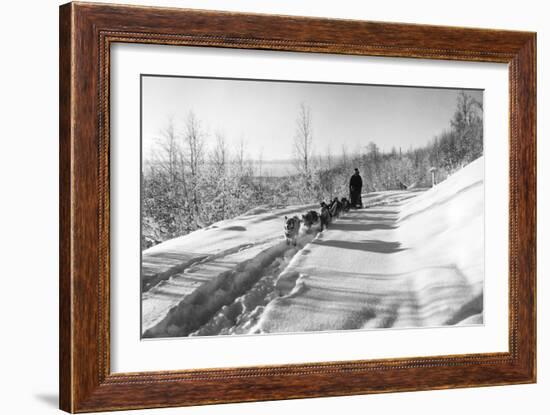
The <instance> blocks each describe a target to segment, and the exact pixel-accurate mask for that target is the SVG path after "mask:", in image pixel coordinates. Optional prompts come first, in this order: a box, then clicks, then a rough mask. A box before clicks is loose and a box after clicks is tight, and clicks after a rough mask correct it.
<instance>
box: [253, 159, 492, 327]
mask: <svg viewBox="0 0 550 415" xmlns="http://www.w3.org/2000/svg"><path fill="white" fill-rule="evenodd" d="M482 178H483V159H478V160H477V161H476V162H474V163H472V164H471V165H470V166H468V167H466V168H465V169H463V170H462V171H460V172H459V173H457V174H455V175H454V176H453V177H451V178H449V179H448V180H447V181H445V182H443V183H441V184H440V185H438V186H436V187H435V188H433V189H430V190H429V191H426V192H419V191H417V192H414V193H411V192H410V191H404V192H379V193H377V194H371V195H368V197H367V198H366V200H365V205H367V206H370V207H369V208H367V209H362V210H358V211H352V212H350V213H349V214H348V215H347V216H346V217H345V218H342V219H341V220H340V222H339V223H337V224H335V225H334V226H332V227H331V228H329V230H328V231H326V232H323V233H322V234H320V235H319V236H318V238H316V239H315V240H314V241H312V243H311V244H309V245H308V246H306V247H305V248H304V249H303V250H302V251H300V252H299V253H298V254H297V255H296V256H295V257H294V258H293V260H292V261H291V263H290V264H289V266H288V267H287V268H286V269H285V270H284V271H283V273H282V274H281V275H280V277H279V280H278V282H277V285H279V286H285V287H286V291H287V292H288V294H286V295H285V294H284V293H283V295H282V296H281V297H278V298H276V299H274V300H273V301H271V302H270V304H268V306H266V307H265V310H264V312H263V314H262V316H261V318H260V319H259V321H258V323H257V324H256V326H255V327H253V328H252V329H251V332H257V333H280V332H304V331H329V330H338V329H340V330H341V329H365V328H388V327H421V326H443V325H451V324H480V323H482V321H483V317H482V310H483V186H482V184H483V181H482ZM285 282H286V283H285ZM289 286H290V287H292V288H291V289H290V291H289V288H288V287H289Z"/></svg>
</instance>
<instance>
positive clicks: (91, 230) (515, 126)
mask: <svg viewBox="0 0 550 415" xmlns="http://www.w3.org/2000/svg"><path fill="white" fill-rule="evenodd" d="M117 42H123V43H128V42H129V43H142V44H162V45H191V46H207V47H218V48H238V49H263V50H280V51H300V52H308V53H331V54H348V55H369V56H382V57H406V58H422V59H445V60H459V61H477V62H500V63H507V64H508V65H509V106H510V114H509V123H510V128H509V130H510V136H509V144H510V153H509V163H510V187H509V203H510V205H509V225H510V232H509V287H510V290H509V310H510V315H509V352H506V353H487V354H468V355H453V356H436V357H422V358H395V359H384V360H365V361H345V362H321V363H315V362H306V363H303V364H288V365H282V366H263V367H246V368H240V367H232V368H228V369H204V370H182V371H168V372H145V373H111V371H110V334H109V327H110V323H109V313H110V311H109V299H110V288H109V287H110V284H109V281H110V280H109V278H110V277H109V266H110V248H109V239H110V233H109V232H110V222H109V200H110V193H109V170H110V165H109V148H110V142H109V140H110V138H109V123H110V115H109V62H110V60H109V59H110V46H111V45H112V44H114V43H117ZM59 94H60V310H59V312H60V339H59V341H60V363H59V364H60V407H61V409H63V410H65V411H68V412H91V411H105V410H119V409H137V408H153V407H172V406H184V405H200V404H209V403H224V402H244V401H261V400H273V399H291V398H306V397H318V396H342V395H354V394H366V393H380V392H398V391H413V390H426V389H444V388H458V387H472V386H489V385H506V384H517V383H532V382H535V380H536V312H535V309H536V306H535V300H536V293H535V289H536V275H535V273H536V34H535V33H528V32H515V31H503V30H485V29H467V28H457V27H439V26H427V25H411V24H396V23H378V22H366V21H351V20H330V19H320V18H304V17H288V16H271V15H254V14H239V13H227V12H212V11H197V10H183V9H169V8H156V7H132V6H118V5H117V6H115V5H106V4H86V3H69V4H66V5H63V6H61V8H60V89H59ZM228 364H230V362H228Z"/></svg>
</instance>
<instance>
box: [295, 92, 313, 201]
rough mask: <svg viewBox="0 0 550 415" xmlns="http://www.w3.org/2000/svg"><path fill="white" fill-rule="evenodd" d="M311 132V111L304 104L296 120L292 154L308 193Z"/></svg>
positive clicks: (301, 105)
mask: <svg viewBox="0 0 550 415" xmlns="http://www.w3.org/2000/svg"><path fill="white" fill-rule="evenodd" d="M312 143H313V132H312V127H311V110H310V108H309V107H308V106H306V105H305V104H304V103H302V104H300V111H299V113H298V118H297V119H296V134H295V136H294V152H295V156H296V163H297V168H298V171H299V172H300V174H301V175H302V176H303V177H304V179H305V183H304V185H305V188H306V191H309V187H310V176H311V157H312Z"/></svg>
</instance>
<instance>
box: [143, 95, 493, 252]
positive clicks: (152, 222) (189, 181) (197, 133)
mask: <svg viewBox="0 0 550 415" xmlns="http://www.w3.org/2000/svg"><path fill="white" fill-rule="evenodd" d="M450 115H451V119H450V124H449V128H448V129H446V130H445V131H442V132H440V133H439V135H437V136H435V137H433V139H432V140H431V141H430V143H429V144H428V145H426V146H424V147H420V148H410V149H405V150H403V149H396V148H394V149H392V150H391V151H389V152H383V151H380V149H379V148H378V146H377V145H376V144H375V143H373V142H368V141H367V142H368V144H366V145H365V146H364V147H363V148H361V149H359V150H358V151H355V152H354V153H353V154H351V153H349V152H348V151H347V150H346V149H345V148H342V151H341V152H340V154H338V155H332V154H330V153H329V152H328V151H327V153H326V154H324V155H318V154H317V155H314V154H313V144H314V137H313V133H312V120H311V116H310V111H309V108H308V107H307V106H306V105H305V104H303V105H302V106H301V107H300V109H299V114H298V117H297V120H296V135H295V137H294V144H295V148H294V154H293V155H292V156H293V160H295V171H296V172H297V173H296V174H293V175H291V176H286V177H265V174H264V172H263V171H262V155H260V156H259V157H256V159H255V160H254V162H252V161H251V159H250V158H249V157H247V155H246V148H245V144H244V143H243V142H241V144H240V146H239V148H237V149H232V151H230V149H229V148H228V146H227V144H226V140H225V137H224V136H223V134H221V133H218V134H216V135H215V136H213V137H211V136H209V135H207V134H206V132H205V129H204V128H203V126H202V125H201V123H200V121H199V119H198V118H197V117H196V115H195V114H193V113H190V114H188V115H187V118H186V119H185V124H184V127H183V128H182V129H181V130H177V129H176V127H175V124H174V123H173V122H169V123H168V124H167V127H166V128H165V129H164V130H163V131H162V133H161V134H160V136H159V137H158V142H157V146H156V150H155V152H154V155H153V157H152V158H151V159H149V160H147V162H146V163H145V164H144V168H143V172H142V181H143V187H142V192H143V193H142V200H143V201H142V203H143V211H142V221H143V222H142V226H143V229H142V249H145V248H147V247H149V246H152V245H154V244H156V243H159V242H161V241H164V240H167V239H171V238H174V237H176V236H181V235H185V234H187V233H189V232H192V231H194V230H197V229H200V228H202V227H205V226H208V225H210V224H212V223H214V222H217V221H220V220H223V219H230V218H233V217H235V216H238V215H240V214H243V213H245V212H246V211H248V210H250V209H252V208H254V207H257V206H259V205H270V206H277V205H288V204H297V203H309V202H318V201H320V200H327V199H331V198H333V197H335V196H337V197H343V196H346V197H349V195H348V183H349V178H350V176H351V174H352V173H353V169H354V168H356V167H357V168H359V170H360V172H361V175H362V177H363V191H369V192H371V191H381V190H394V189H402V188H405V187H407V188H412V187H427V186H430V185H431V173H430V169H431V168H435V169H436V170H435V173H436V180H437V182H440V181H442V180H444V179H445V178H447V176H448V175H450V174H452V173H453V172H455V171H456V170H458V169H460V168H461V167H462V166H464V165H466V164H468V163H470V162H471V161H473V160H475V159H476V158H478V157H480V156H481V155H482V154H483V108H482V104H481V103H480V102H478V101H477V100H475V99H474V98H472V97H471V96H470V95H468V94H467V93H460V94H459V96H458V98H457V105H456V109H455V111H454V114H450ZM207 143H208V144H209V145H208V147H207Z"/></svg>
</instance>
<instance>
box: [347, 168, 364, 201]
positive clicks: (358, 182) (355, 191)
mask: <svg viewBox="0 0 550 415" xmlns="http://www.w3.org/2000/svg"><path fill="white" fill-rule="evenodd" d="M362 187H363V179H361V176H360V175H359V169H355V173H354V174H353V176H351V179H350V181H349V195H350V197H349V198H350V202H351V207H353V208H357V207H360V208H362V207H363V202H362V200H361V188H362Z"/></svg>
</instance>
